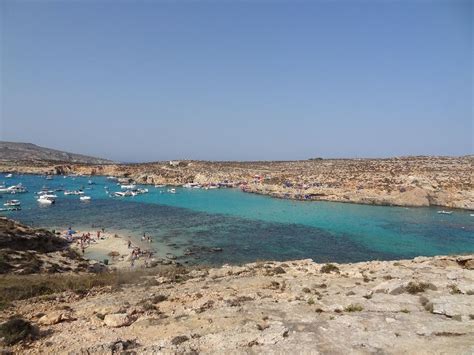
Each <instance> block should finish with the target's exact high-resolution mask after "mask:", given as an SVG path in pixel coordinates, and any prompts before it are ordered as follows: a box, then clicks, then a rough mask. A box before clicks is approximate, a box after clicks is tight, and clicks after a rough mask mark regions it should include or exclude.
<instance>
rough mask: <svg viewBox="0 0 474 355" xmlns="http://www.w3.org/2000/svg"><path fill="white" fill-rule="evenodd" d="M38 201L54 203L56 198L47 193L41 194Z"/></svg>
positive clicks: (46, 203)
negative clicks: (48, 195)
mask: <svg viewBox="0 0 474 355" xmlns="http://www.w3.org/2000/svg"><path fill="white" fill-rule="evenodd" d="M36 201H38V203H41V204H43V205H52V204H53V203H55V202H56V200H55V199H54V198H51V197H47V195H41V196H40V197H39V198H38V199H37V200H36Z"/></svg>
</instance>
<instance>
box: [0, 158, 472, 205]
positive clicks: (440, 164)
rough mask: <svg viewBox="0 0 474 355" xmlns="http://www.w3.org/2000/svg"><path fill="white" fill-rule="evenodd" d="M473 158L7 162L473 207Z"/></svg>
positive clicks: (157, 180)
mask: <svg viewBox="0 0 474 355" xmlns="http://www.w3.org/2000/svg"><path fill="white" fill-rule="evenodd" d="M472 161H473V158H472V157H471V156H466V157H408V158H407V157H405V158H389V159H363V160H360V159H342V160H338V159H322V160H313V161H310V160H306V161H291V162H205V161H180V162H179V164H178V165H177V166H170V165H169V164H167V163H165V162H155V163H139V164H107V165H87V164H77V163H65V162H46V161H39V162H36V163H33V162H25V161H22V162H19V163H16V162H6V161H3V162H0V171H2V172H12V173H20V174H21V173H30V174H53V175H68V174H80V175H85V176H115V177H117V178H121V179H124V180H125V179H129V180H133V181H135V182H136V183H137V184H143V185H156V184H165V185H169V186H183V185H184V184H186V183H197V184H201V185H206V184H225V186H227V187H231V186H232V187H241V188H243V189H244V190H248V191H246V192H250V193H256V194H261V195H266V196H269V197H272V198H283V199H291V200H296V201H330V202H342V203H354V204H363V205H377V206H398V207H431V206H433V207H442V208H453V209H461V210H467V211H473V210H474V192H472V191H473V186H472V182H471V181H470V179H469V176H470V174H471V167H472Z"/></svg>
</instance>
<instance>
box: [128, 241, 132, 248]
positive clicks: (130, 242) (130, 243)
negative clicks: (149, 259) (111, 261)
mask: <svg viewBox="0 0 474 355" xmlns="http://www.w3.org/2000/svg"><path fill="white" fill-rule="evenodd" d="M131 247H132V241H131V240H129V241H128V249H130V248H131Z"/></svg>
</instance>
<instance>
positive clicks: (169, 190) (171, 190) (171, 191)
mask: <svg viewBox="0 0 474 355" xmlns="http://www.w3.org/2000/svg"><path fill="white" fill-rule="evenodd" d="M168 192H169V193H170V194H175V193H176V189H168Z"/></svg>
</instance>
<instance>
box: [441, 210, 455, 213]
mask: <svg viewBox="0 0 474 355" xmlns="http://www.w3.org/2000/svg"><path fill="white" fill-rule="evenodd" d="M452 213H453V212H452V211H444V210H443V211H438V214H452Z"/></svg>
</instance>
